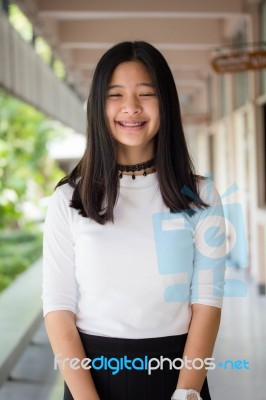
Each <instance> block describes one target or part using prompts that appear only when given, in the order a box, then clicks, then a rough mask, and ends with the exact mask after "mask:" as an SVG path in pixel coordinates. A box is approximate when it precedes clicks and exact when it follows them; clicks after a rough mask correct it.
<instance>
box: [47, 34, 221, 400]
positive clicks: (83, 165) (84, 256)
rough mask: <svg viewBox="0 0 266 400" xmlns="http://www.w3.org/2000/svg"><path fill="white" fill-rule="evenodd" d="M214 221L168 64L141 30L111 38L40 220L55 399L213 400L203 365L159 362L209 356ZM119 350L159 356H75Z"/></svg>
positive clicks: (215, 270) (215, 311) (215, 210)
mask: <svg viewBox="0 0 266 400" xmlns="http://www.w3.org/2000/svg"><path fill="white" fill-rule="evenodd" d="M214 227H215V229H216V232H217V229H218V231H219V232H220V236H219V237H220V238H221V237H223V235H224V233H225V225H224V219H223V214H222V211H221V202H220V197H219V194H218V192H217V190H216V188H215V186H214V185H213V182H212V181H211V180H210V179H207V178H204V177H201V176H199V175H196V174H195V171H194V168H193V164H192V162H191V159H190V157H189V153H188V150H187V146H186V142H185V137H184V133H183V128H182V123H181V116H180V108H179V102H178V96H177V92H176V87H175V83H174V79H173V76H172V73H171V71H170V69H169V66H168V64H167V62H166V61H165V59H164V58H163V56H162V55H161V53H160V52H159V51H158V50H156V49H155V48H154V47H153V46H151V45H150V44H148V43H145V42H133V43H131V42H123V43H120V44H118V45H116V46H114V47H113V48H111V49H110V50H109V51H107V52H106V53H105V54H104V55H103V57H102V58H101V60H100V61H99V63H98V65H97V67H96V70H95V73H94V77H93V82H92V87H91V92H90V96H89V99H88V106H87V147H86V150H85V153H84V155H83V157H82V159H81V160H80V162H79V163H78V165H77V166H76V167H75V168H74V170H73V171H72V172H71V173H70V174H69V175H68V176H66V177H65V178H64V179H62V180H61V181H60V182H59V183H58V185H57V187H56V189H55V191H54V193H53V195H52V197H51V202H50V204H49V207H48V211H47V215H46V220H45V229H44V250H43V310H44V311H43V312H44V317H45V324H46V329H47V332H48V336H49V339H50V342H51V345H52V348H53V351H54V354H55V356H56V360H57V362H58V366H59V368H60V369H61V372H62V374H63V377H64V381H65V393H64V400H71V399H75V400H99V399H101V400H133V399H134V400H170V399H171V398H172V399H174V400H185V399H187V400H197V399H200V398H202V399H203V400H210V399H211V397H210V393H209V389H208V384H207V379H206V372H207V369H206V368H205V366H204V365H203V366H202V365H201V368H178V363H177V362H175V366H176V368H170V361H171V362H173V361H174V360H176V359H177V358H182V357H184V358H186V359H189V360H191V361H193V360H195V359H196V358H197V359H201V360H203V361H204V360H205V359H206V358H209V357H211V355H212V351H213V347H214V344H215V340H216V336H217V332H218V328H219V323H220V315H221V306H222V296H223V283H224V270H225V241H224V242H223V241H222V243H220V245H219V246H218V245H217V241H216V244H215V245H212V243H213V241H212V239H210V242H209V243H208V245H206V243H205V241H206V235H205V233H206V232H207V231H208V232H213V230H212V229H213V228H214ZM214 242H215V240H214ZM125 356H126V357H127V359H130V360H134V359H138V360H139V361H138V362H139V363H141V361H140V360H142V359H145V357H148V358H149V359H150V358H158V359H160V357H161V356H162V357H166V358H168V360H169V362H165V363H164V364H163V365H162V366H161V368H158V369H156V370H154V371H152V373H151V374H148V373H147V370H146V369H145V368H141V367H140V365H142V364H135V368H133V367H132V364H130V365H131V368H129V365H127V367H125V366H123V365H122V364H121V368H120V370H119V372H118V373H117V374H112V371H111V368H108V367H104V366H103V365H102V366H99V365H98V368H97V367H95V368H91V369H88V368H87V369H86V368H82V367H83V366H84V365H83V364H82V360H83V359H85V358H89V359H91V360H93V359H95V358H98V360H99V359H101V357H105V359H107V360H109V361H110V360H114V359H121V358H123V357H125ZM73 359H75V360H76V361H75V362H74V363H73V362H71V360H72V361H73ZM60 360H69V362H64V363H62V362H60ZM79 361H80V364H77V363H78V362H79ZM73 365H75V367H76V368H73ZM194 365H195V364H194ZM196 365H198V364H196ZM94 366H96V363H95V364H94Z"/></svg>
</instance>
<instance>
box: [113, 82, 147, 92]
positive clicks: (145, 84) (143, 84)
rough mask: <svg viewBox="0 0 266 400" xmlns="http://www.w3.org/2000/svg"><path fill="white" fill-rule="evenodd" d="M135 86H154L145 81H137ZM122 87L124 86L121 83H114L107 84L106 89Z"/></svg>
mask: <svg viewBox="0 0 266 400" xmlns="http://www.w3.org/2000/svg"><path fill="white" fill-rule="evenodd" d="M137 86H146V87H151V88H154V85H153V84H152V83H147V82H142V83H138V84H137ZM123 87H124V86H123V85H117V84H114V85H109V86H108V90H109V89H114V88H123Z"/></svg>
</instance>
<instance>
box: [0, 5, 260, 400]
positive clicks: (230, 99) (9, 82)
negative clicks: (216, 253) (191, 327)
mask: <svg viewBox="0 0 266 400" xmlns="http://www.w3.org/2000/svg"><path fill="white" fill-rule="evenodd" d="M124 40H130V41H132V40H145V41H148V42H150V43H151V44H153V45H155V46H156V47H157V48H158V49H159V50H160V51H161V52H162V53H163V55H164V56H165V58H166V60H167V61H168V63H169V65H170V67H171V69H172V72H173V75H174V78H175V83H176V86H177V90H178V94H179V99H180V104H181V110H182V119H183V123H184V129H185V134H186V138H187V143H188V146H189V150H190V153H191V156H192V159H193V161H194V163H195V166H196V168H197V171H198V173H200V174H202V175H206V176H210V177H212V179H213V180H214V182H215V184H216V186H217V188H218V190H219V192H220V194H221V195H222V198H223V203H224V209H225V213H226V216H227V221H229V222H228V235H227V244H228V249H229V250H228V258H227V269H226V287H225V288H226V289H225V299H224V308H223V314H222V321H221V328H220V332H219V336H218V339H217V343H216V347H215V352H214V357H215V359H216V361H217V364H218V365H217V367H216V369H215V370H213V371H210V372H209V374H208V376H209V386H210V389H211V393H212V398H213V400H238V399H239V400H240V399H241V400H248V399H254V398H256V399H257V400H264V399H265V398H266V397H265V396H266V395H265V393H266V382H265V377H264V375H265V372H264V369H265V363H266V351H265V340H266V313H265V307H266V69H265V68H266V1H265V0H223V1H220V0H186V1H181V0H175V1H172V0H171V1H170V0H164V1H162V0H153V1H151V0H146V1H141V0H135V1H134V2H132V1H128V0H123V1H122V0H116V1H113V2H110V1H108V0H97V1H93V0H76V1H70V0H64V1H63V0H21V1H11V0H10V1H9V0H0V400H7V399H8V400H13V399H16V400H23V399H27V400H33V399H38V400H57V399H58V400H59V399H62V388H63V387H62V379H61V377H60V376H59V374H58V372H57V371H55V370H54V364H53V355H52V352H51V349H50V346H49V343H48V339H47V336H46V333H45V330H44V326H43V319H42V311H41V297H40V296H41V264H42V258H41V255H42V228H43V221H44V217H45V211H46V207H47V204H48V201H49V196H50V195H51V193H52V191H53V189H54V186H55V185H56V183H57V182H58V180H59V179H60V178H61V177H63V176H64V175H65V174H66V173H68V172H69V171H70V170H71V169H72V168H73V167H74V166H75V165H76V163H77V162H78V160H79V159H80V157H81V156H82V154H83V151H84V146H85V129H86V113H85V109H86V99H87V96H88V93H89V89H90V83H91V79H92V75H93V71H94V68H95V65H96V63H97V61H98V60H99V58H100V57H101V55H102V54H103V53H104V52H105V51H106V50H107V49H108V48H110V47H111V46H112V45H114V44H115V43H118V42H120V41H124Z"/></svg>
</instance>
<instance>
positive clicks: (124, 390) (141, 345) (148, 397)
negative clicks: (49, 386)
mask: <svg viewBox="0 0 266 400" xmlns="http://www.w3.org/2000/svg"><path fill="white" fill-rule="evenodd" d="M80 337H81V341H82V343H83V346H84V349H85V353H86V357H87V358H90V359H91V360H92V362H91V363H92V365H91V366H92V368H91V369H90V372H91V375H92V377H93V381H94V384H95V387H96V390H97V392H98V394H99V397H100V399H101V400H170V399H171V396H172V394H173V392H174V391H175V389H176V384H177V379H178V375H179V369H178V368H179V367H180V365H181V364H180V363H178V360H176V361H175V362H174V365H175V368H174V367H173V365H172V368H171V364H172V363H171V362H172V361H173V360H175V359H177V358H178V359H181V358H182V355H183V351H184V347H185V343H186V339H187V334H185V335H178V336H167V337H160V338H150V339H119V338H110V337H103V336H94V335H87V334H84V333H81V332H80ZM161 356H162V357H165V358H166V357H167V358H168V359H170V360H171V362H169V361H165V362H164V363H163V368H161V369H160V368H159V367H158V369H154V370H152V371H150V373H149V371H148V370H147V366H148V363H147V360H150V359H151V358H157V359H159V360H160V357H161ZM96 358H97V360H95V359H96ZM93 360H95V361H94V364H93ZM151 365H152V366H154V367H155V366H156V365H158V364H157V362H156V361H154V362H152V363H151ZM93 366H94V367H95V368H93ZM64 389H65V392H64V400H73V397H72V395H71V393H70V391H69V389H68V387H67V385H66V383H65V388H64ZM201 397H202V399H203V400H211V397H210V393H209V388H208V383H207V379H205V381H204V384H203V387H202V390H201Z"/></svg>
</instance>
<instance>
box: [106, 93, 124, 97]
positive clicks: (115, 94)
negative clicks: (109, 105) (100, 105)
mask: <svg viewBox="0 0 266 400" xmlns="http://www.w3.org/2000/svg"><path fill="white" fill-rule="evenodd" d="M120 96H122V95H121V94H120V93H110V94H108V95H107V97H120Z"/></svg>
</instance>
